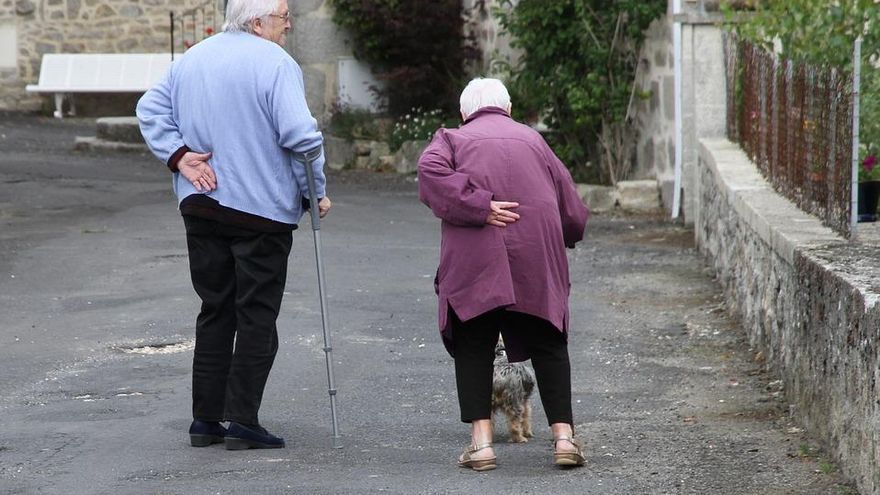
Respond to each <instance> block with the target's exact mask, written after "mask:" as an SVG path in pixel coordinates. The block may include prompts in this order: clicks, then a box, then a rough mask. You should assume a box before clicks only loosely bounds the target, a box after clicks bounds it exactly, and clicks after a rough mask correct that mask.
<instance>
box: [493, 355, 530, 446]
mask: <svg viewBox="0 0 880 495" xmlns="http://www.w3.org/2000/svg"><path fill="white" fill-rule="evenodd" d="M534 389H535V374H534V372H533V371H532V369H531V368H529V367H528V366H526V364H525V363H524V362H523V363H511V362H508V361H507V352H505V350H504V341H503V340H500V339H499V341H498V345H496V346H495V371H494V374H493V377H492V425H493V426H494V425H495V413H496V411H499V410H500V411H501V412H503V413H504V415H505V416H506V417H507V426H508V428H509V430H510V441H511V442H528V441H529V438H531V437H532V423H531V416H532V406H531V405H530V403H529V397H531V395H532V391H533V390H534Z"/></svg>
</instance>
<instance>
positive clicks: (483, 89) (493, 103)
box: [460, 77, 510, 118]
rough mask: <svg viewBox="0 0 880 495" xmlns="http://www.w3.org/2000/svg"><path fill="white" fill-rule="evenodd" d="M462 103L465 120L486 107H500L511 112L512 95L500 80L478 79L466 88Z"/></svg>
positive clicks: (462, 93)
mask: <svg viewBox="0 0 880 495" xmlns="http://www.w3.org/2000/svg"><path fill="white" fill-rule="evenodd" d="M460 103H461V113H462V114H463V115H464V117H465V118H467V117H468V116H469V115H470V114H472V113H474V112H476V111H477V110H479V109H481V108H485V107H498V108H501V109H502V110H504V111H506V112H510V93H508V92H507V88H505V87H504V83H502V82H501V81H499V80H498V79H489V78H481V77H478V78H475V79H473V80H471V82H469V83H468V85H467V86H465V88H464V91H462V92H461V99H460Z"/></svg>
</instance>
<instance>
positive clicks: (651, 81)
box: [630, 16, 675, 181]
mask: <svg viewBox="0 0 880 495" xmlns="http://www.w3.org/2000/svg"><path fill="white" fill-rule="evenodd" d="M673 66H674V59H673V53H672V22H671V20H670V18H669V17H668V16H664V17H662V18H660V19H657V20H656V21H654V22H653V23H651V26H650V27H649V28H648V30H647V31H646V32H645V41H644V44H643V45H642V49H641V53H640V54H639V65H638V69H637V70H636V80H635V86H636V94H635V97H634V98H633V100H632V105H631V106H630V113H631V115H632V117H633V125H634V127H635V129H636V140H637V144H636V164H635V167H634V168H633V172H632V176H633V177H634V178H649V177H650V178H656V179H658V181H668V180H671V178H672V176H673V173H674V170H673V168H674V165H675V92H674V89H675V79H674V71H673V69H674V67H673Z"/></svg>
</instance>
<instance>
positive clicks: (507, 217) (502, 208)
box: [486, 201, 519, 227]
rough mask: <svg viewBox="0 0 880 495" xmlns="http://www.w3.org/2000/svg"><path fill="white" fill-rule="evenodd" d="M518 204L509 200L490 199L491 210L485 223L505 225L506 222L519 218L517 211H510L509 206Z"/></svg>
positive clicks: (514, 206)
mask: <svg viewBox="0 0 880 495" xmlns="http://www.w3.org/2000/svg"><path fill="white" fill-rule="evenodd" d="M518 206H519V203H514V202H511V201H490V202H489V209H490V210H491V211H490V212H489V216H488V217H486V225H492V226H495V227H507V224H509V223H513V222H515V221H517V220H519V213H516V212H513V211H510V209H511V208H516V207H518Z"/></svg>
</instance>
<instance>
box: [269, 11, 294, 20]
mask: <svg viewBox="0 0 880 495" xmlns="http://www.w3.org/2000/svg"><path fill="white" fill-rule="evenodd" d="M269 17H277V18H279V19H281V22H287V21H289V20H290V12H287V13H284V14H269Z"/></svg>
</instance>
